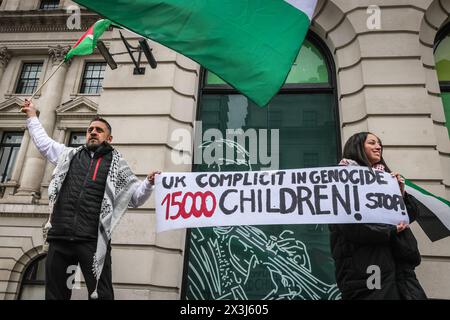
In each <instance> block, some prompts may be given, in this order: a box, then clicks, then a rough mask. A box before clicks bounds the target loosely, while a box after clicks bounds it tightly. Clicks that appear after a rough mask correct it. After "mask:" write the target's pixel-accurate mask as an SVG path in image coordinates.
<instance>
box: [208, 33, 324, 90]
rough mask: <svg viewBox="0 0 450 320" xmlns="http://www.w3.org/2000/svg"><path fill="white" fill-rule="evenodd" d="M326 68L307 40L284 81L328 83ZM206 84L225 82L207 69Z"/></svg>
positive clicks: (291, 82) (314, 48) (322, 59)
mask: <svg viewBox="0 0 450 320" xmlns="http://www.w3.org/2000/svg"><path fill="white" fill-rule="evenodd" d="M328 79H329V78H328V68H327V65H326V62H325V59H324V57H323V56H322V54H321V53H320V52H319V50H318V49H317V48H316V47H315V46H314V45H312V44H311V42H309V41H305V42H304V43H303V46H302V47H301V49H300V52H299V54H298V56H297V58H296V59H295V62H294V64H293V65H292V68H291V71H290V72H289V75H288V77H287V79H286V82H285V83H289V84H294V83H297V84H302V83H328ZM206 84H208V85H214V84H226V83H225V81H223V80H222V79H221V78H219V77H218V76H217V75H216V74H214V73H212V72H210V71H207V73H206Z"/></svg>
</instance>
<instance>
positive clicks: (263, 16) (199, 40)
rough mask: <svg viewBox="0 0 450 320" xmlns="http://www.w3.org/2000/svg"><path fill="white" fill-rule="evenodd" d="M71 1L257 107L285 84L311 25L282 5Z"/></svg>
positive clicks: (276, 1)
mask: <svg viewBox="0 0 450 320" xmlns="http://www.w3.org/2000/svg"><path fill="white" fill-rule="evenodd" d="M305 1H306V2H308V3H309V2H311V3H313V2H314V1H315V0H314V1H313V0H305ZM75 2H77V3H79V4H81V5H83V6H85V7H87V8H89V9H91V10H93V11H95V12H98V13H99V14H101V15H102V16H104V17H106V18H108V19H110V20H111V21H113V22H114V23H117V24H119V25H122V26H124V27H126V28H128V29H130V30H132V31H134V32H136V33H138V34H140V35H142V36H144V37H147V38H149V39H152V40H154V41H156V42H159V43H161V44H163V45H165V46H167V47H169V48H171V49H173V50H175V51H177V52H179V53H181V54H183V55H185V56H187V57H189V58H191V59H192V60H194V61H196V62H198V63H199V64H201V65H202V66H203V67H205V68H207V69H208V70H210V71H212V72H214V73H215V74H217V75H218V76H219V77H220V78H222V79H224V80H225V81H226V82H228V83H229V84H230V85H231V86H233V87H234V88H236V89H237V90H239V91H240V92H241V93H243V94H244V95H246V96H247V97H248V98H250V99H251V100H252V101H254V102H255V103H256V104H257V105H259V106H264V105H266V104H267V103H268V102H269V101H270V100H271V98H272V97H273V96H274V95H276V94H277V92H278V91H279V89H280V88H281V86H282V85H283V83H284V82H285V80H286V77H287V75H288V73H289V71H290V69H291V66H292V63H293V62H294V60H295V58H296V56H297V54H298V51H299V49H300V47H301V44H302V42H303V40H304V38H305V35H306V33H307V31H308V28H309V24H310V20H309V17H308V15H307V14H305V13H304V12H302V11H301V10H299V9H297V8H296V7H294V6H293V5H291V4H289V3H287V2H286V1H283V0H226V1H211V0H191V1H186V0H165V1H161V0H75Z"/></svg>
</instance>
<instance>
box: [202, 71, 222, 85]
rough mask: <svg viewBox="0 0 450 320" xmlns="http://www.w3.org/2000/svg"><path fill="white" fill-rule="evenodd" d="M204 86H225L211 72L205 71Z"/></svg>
mask: <svg viewBox="0 0 450 320" xmlns="http://www.w3.org/2000/svg"><path fill="white" fill-rule="evenodd" d="M206 84H208V85H211V84H227V83H226V82H225V81H223V80H222V79H221V78H220V77H219V76H218V75H216V74H215V73H212V72H211V71H206Z"/></svg>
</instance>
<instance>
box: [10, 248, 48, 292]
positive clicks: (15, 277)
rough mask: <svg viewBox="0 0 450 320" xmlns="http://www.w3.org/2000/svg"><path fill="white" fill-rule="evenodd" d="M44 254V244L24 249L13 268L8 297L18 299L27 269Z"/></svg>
mask: <svg viewBox="0 0 450 320" xmlns="http://www.w3.org/2000/svg"><path fill="white" fill-rule="evenodd" d="M42 255H44V254H43V253H42V245H40V246H37V247H33V248H31V249H30V250H28V251H26V252H25V251H24V254H23V255H22V256H21V257H20V258H19V259H18V260H17V261H16V263H15V265H14V267H13V268H12V270H11V273H10V276H9V280H8V285H7V287H6V293H7V294H8V295H7V296H6V297H5V298H6V299H14V300H17V299H18V298H19V293H20V286H21V283H22V279H23V276H24V273H25V270H27V268H28V267H29V265H30V264H31V263H32V262H33V261H35V260H36V259H38V258H39V257H41V256H42Z"/></svg>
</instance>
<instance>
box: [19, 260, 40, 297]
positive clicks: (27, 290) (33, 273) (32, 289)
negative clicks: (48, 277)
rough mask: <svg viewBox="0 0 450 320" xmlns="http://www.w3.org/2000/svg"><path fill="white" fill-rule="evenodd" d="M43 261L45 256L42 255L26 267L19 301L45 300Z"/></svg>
mask: <svg viewBox="0 0 450 320" xmlns="http://www.w3.org/2000/svg"><path fill="white" fill-rule="evenodd" d="M45 261H46V255H42V256H40V257H38V258H37V259H35V260H34V261H32V262H31V263H30V265H29V266H28V267H27V269H26V270H25V273H24V276H23V278H22V283H21V286H20V293H19V300H44V299H45Z"/></svg>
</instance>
